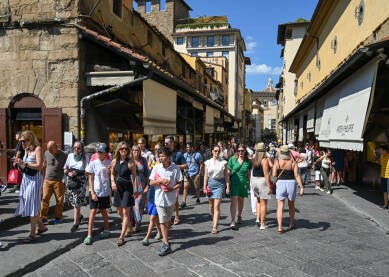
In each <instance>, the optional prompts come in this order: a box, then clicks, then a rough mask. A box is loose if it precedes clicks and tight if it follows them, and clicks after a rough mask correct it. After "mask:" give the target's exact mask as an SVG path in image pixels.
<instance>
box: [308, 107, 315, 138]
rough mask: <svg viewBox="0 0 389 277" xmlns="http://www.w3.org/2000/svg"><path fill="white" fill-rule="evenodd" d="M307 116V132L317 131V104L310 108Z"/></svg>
mask: <svg viewBox="0 0 389 277" xmlns="http://www.w3.org/2000/svg"><path fill="white" fill-rule="evenodd" d="M307 117H308V120H307V132H313V131H315V106H312V107H311V108H310V109H309V110H308V114H307Z"/></svg>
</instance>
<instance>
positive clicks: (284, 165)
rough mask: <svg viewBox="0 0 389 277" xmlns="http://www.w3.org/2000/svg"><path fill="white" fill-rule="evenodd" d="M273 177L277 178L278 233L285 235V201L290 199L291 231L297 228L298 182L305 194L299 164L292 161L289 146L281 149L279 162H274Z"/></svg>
mask: <svg viewBox="0 0 389 277" xmlns="http://www.w3.org/2000/svg"><path fill="white" fill-rule="evenodd" d="M273 176H274V177H275V178H277V183H276V198H277V221H278V233H279V234H283V233H285V230H284V229H283V228H282V213H283V210H284V200H285V199H286V198H288V206H289V217H290V224H289V230H292V229H294V228H295V225H294V214H295V210H294V200H295V199H296V192H297V188H296V180H297V183H298V185H299V186H300V196H303V194H304V187H303V184H302V181H301V177H300V174H299V170H298V166H297V163H296V162H295V161H294V160H293V159H291V153H290V149H289V147H288V146H287V145H283V146H281V147H280V150H279V153H278V161H276V162H274V167H273Z"/></svg>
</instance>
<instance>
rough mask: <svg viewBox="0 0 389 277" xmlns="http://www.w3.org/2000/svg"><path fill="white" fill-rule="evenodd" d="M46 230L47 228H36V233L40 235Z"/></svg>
mask: <svg viewBox="0 0 389 277" xmlns="http://www.w3.org/2000/svg"><path fill="white" fill-rule="evenodd" d="M47 230H49V228H45V229H38V232H37V233H38V235H42V234H43V233H45V232H47Z"/></svg>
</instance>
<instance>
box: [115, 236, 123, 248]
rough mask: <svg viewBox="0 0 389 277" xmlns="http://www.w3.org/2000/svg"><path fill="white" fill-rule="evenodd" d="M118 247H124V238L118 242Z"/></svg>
mask: <svg viewBox="0 0 389 277" xmlns="http://www.w3.org/2000/svg"><path fill="white" fill-rule="evenodd" d="M116 244H117V246H119V247H120V246H122V245H123V244H124V238H119V239H118V241H117V242H116Z"/></svg>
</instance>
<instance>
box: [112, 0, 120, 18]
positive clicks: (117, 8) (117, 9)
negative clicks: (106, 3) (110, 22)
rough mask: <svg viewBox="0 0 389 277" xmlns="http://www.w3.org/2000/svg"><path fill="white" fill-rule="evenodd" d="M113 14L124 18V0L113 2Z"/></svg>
mask: <svg viewBox="0 0 389 277" xmlns="http://www.w3.org/2000/svg"><path fill="white" fill-rule="evenodd" d="M112 12H113V13H114V14H115V15H117V16H119V17H120V18H121V17H122V0H113V3H112Z"/></svg>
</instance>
